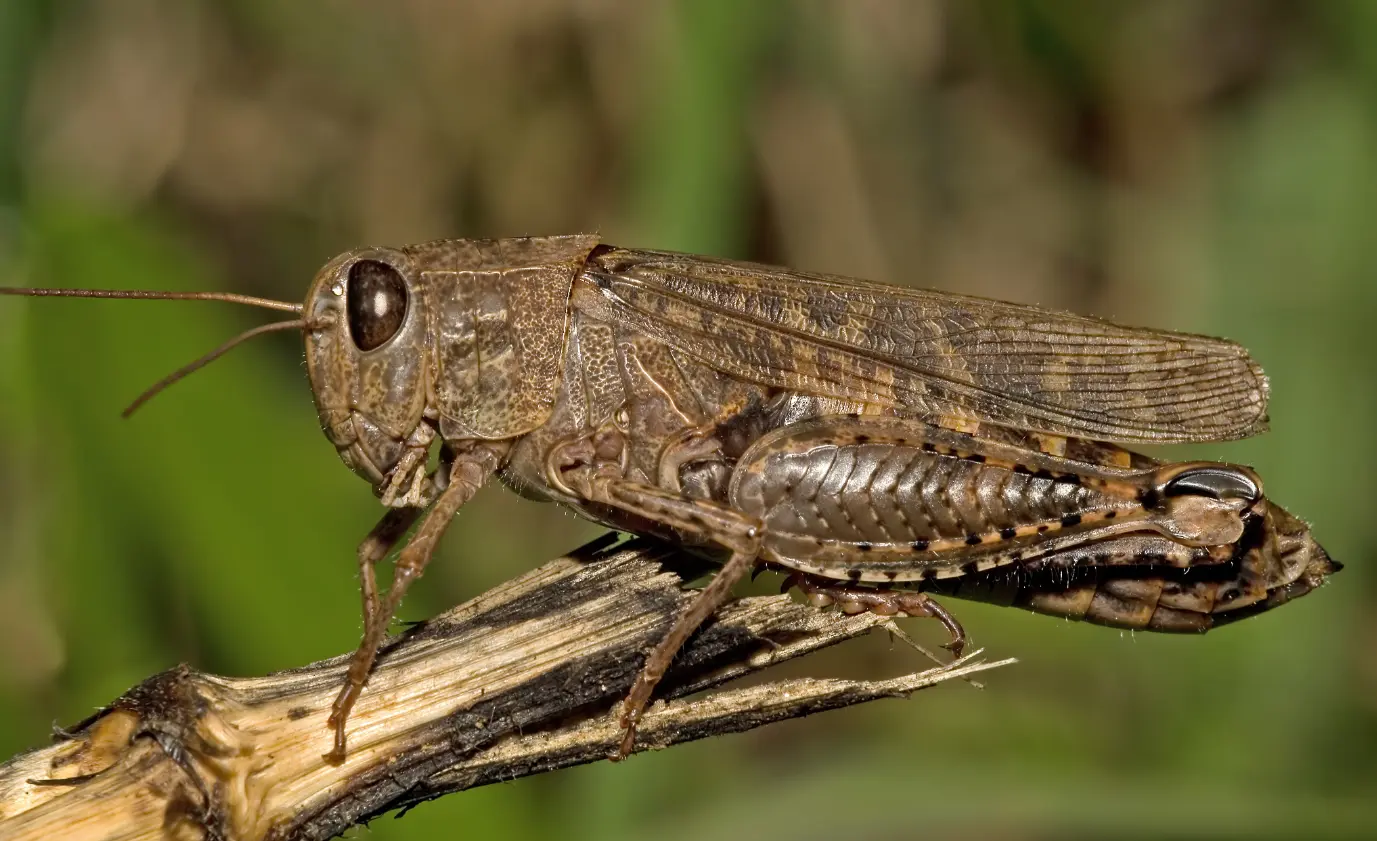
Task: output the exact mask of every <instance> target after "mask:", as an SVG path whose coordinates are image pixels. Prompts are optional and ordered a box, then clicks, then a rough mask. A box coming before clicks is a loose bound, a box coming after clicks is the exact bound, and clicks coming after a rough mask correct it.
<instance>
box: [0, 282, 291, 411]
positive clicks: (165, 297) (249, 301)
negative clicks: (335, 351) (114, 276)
mask: <svg viewBox="0 0 1377 841" xmlns="http://www.w3.org/2000/svg"><path fill="white" fill-rule="evenodd" d="M0 295H21V296H24V297H27V298H128V299H136V300H156V301H226V302H228V303H231V304H246V305H248V306H251V307H262V308H263V309H269V310H277V311H279V312H289V313H293V314H295V315H300V314H301V313H302V311H303V310H304V309H305V307H304V306H303V305H302V304H293V303H288V302H287V301H274V300H273V299H271V298H257V297H254V296H253V295H237V294H235V293H233V292H158V291H148V290H139V289H24V288H18V287H8V286H5V287H0ZM311 325H312V322H310V321H309V320H307V319H305V318H294V319H292V320H290V321H275V322H273V323H272V324H264V325H261V326H259V327H253V328H250V329H248V330H245V331H244V332H242V333H240V334H239V335H238V336H235V337H234V338H232V339H230V340H229V341H227V342H225V343H224V344H222V345H220V346H219V347H217V348H216V349H215V350H212V351H211V352H210V353H207V354H206V355H204V356H202V357H200V358H199V359H196V360H195V361H193V362H189V363H187V364H186V365H183V366H182V367H180V368H178V369H177V370H175V371H173V372H172V373H171V374H168V375H167V376H166V377H163V378H162V379H161V380H158V381H157V382H156V383H154V384H153V385H152V386H150V387H149V388H148V389H147V390H145V391H144V392H143V393H142V394H140V395H139V396H138V397H136V398H134V402H133V403H130V404H129V405H128V407H126V408H125V410H124V411H123V412H121V413H120V417H124V418H127V417H129V416H130V415H132V414H134V412H136V411H138V409H139V407H140V406H142V405H143V404H145V403H147V402H148V401H149V400H152V399H153V398H154V397H156V396H157V395H158V394H160V393H162V392H163V391H164V390H165V389H166V388H167V387H168V386H170V385H172V384H173V383H175V382H177V381H178V380H182V379H185V378H186V377H187V376H188V375H190V374H193V373H195V372H196V371H199V370H200V369H202V368H204V367H206V366H207V365H209V364H210V363H212V362H214V361H215V360H217V359H219V358H220V357H222V356H224V355H225V354H226V353H229V352H230V351H231V350H233V349H234V348H236V347H238V346H239V345H241V344H243V343H244V342H247V341H248V340H249V339H252V338H254V337H255V336H261V335H263V334H264V333H276V332H279V331H282V330H304V329H306V328H307V327H309V326H311Z"/></svg>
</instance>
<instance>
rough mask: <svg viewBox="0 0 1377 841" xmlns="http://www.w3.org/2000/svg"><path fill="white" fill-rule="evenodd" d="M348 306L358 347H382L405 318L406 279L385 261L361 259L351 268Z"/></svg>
mask: <svg viewBox="0 0 1377 841" xmlns="http://www.w3.org/2000/svg"><path fill="white" fill-rule="evenodd" d="M345 309H346V311H347V312H348V314H349V335H350V336H352V337H353V339H354V345H355V347H357V348H358V349H359V350H364V351H367V350H373V349H375V348H379V347H382V346H383V345H384V344H387V341H388V340H389V339H391V338H392V337H393V336H395V335H397V331H398V330H400V329H402V322H403V321H404V320H405V319H406V280H405V279H403V278H402V274H401V272H399V271H397V270H396V269H394V268H392V267H391V266H389V265H388V264H386V263H383V262H380V261H378V260H360V261H358V262H357V263H355V264H354V265H352V266H350V267H349V292H348V299H347V301H346V303H345Z"/></svg>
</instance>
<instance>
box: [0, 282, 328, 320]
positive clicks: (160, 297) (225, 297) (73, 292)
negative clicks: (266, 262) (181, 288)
mask: <svg viewBox="0 0 1377 841" xmlns="http://www.w3.org/2000/svg"><path fill="white" fill-rule="evenodd" d="M0 295H23V296H25V297H28V298H143V299H148V300H157V301H227V302H229V303H231V304H248V305H249V306H251V307H263V308H264V309H269V310H278V311H280V312H290V313H294V314H296V315H300V314H301V312H302V305H301V304H293V303H289V302H287V301H274V300H273V299H272V298H257V297H254V296H253V295H236V294H235V293H233V292H152V291H147V290H139V289H21V288H17V287H13V286H0Z"/></svg>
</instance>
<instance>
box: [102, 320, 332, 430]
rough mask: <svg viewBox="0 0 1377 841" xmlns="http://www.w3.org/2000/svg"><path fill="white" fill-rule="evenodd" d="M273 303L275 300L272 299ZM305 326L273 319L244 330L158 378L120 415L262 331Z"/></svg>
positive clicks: (125, 414)
mask: <svg viewBox="0 0 1377 841" xmlns="http://www.w3.org/2000/svg"><path fill="white" fill-rule="evenodd" d="M273 303H277V302H275V301H274V302H273ZM306 326H307V322H306V319H304V318H294V319H292V320H291V321H274V322H273V323H272V324H263V325H261V326H258V327H254V328H253V329H251V330H245V331H244V332H242V333H240V334H239V335H238V336H235V337H234V338H233V339H230V340H229V341H228V342H225V343H224V344H223V345H220V346H219V347H218V348H216V349H215V350H213V351H211V352H210V353H207V354H206V355H205V356H202V357H201V358H200V359H197V360H196V361H194V362H189V363H187V364H186V365H183V366H182V367H180V368H178V369H177V370H175V371H173V372H172V373H171V374H168V375H167V376H166V377H163V378H162V379H161V380H158V381H157V382H156V383H154V384H153V385H151V386H149V388H148V390H147V391H145V392H144V393H143V394H140V395H139V396H138V397H136V398H134V402H133V403H130V404H129V406H128V407H127V408H126V409H125V410H124V411H123V412H120V417H123V418H127V417H129V416H130V415H132V414H134V412H136V411H138V408H139V407H140V406H142V405H143V404H145V403H147V402H148V401H149V400H152V399H153V398H154V397H155V396H157V395H158V394H159V393H160V392H162V391H163V390H164V389H166V388H167V387H168V386H170V385H172V384H173V383H175V382H177V381H178V380H180V379H183V378H184V377H186V376H187V375H189V374H192V373H195V372H196V371H199V370H200V369H202V368H204V367H206V366H207V365H209V364H210V363H212V362H214V361H215V360H217V359H219V358H220V357H222V356H224V355H225V354H226V353H229V352H230V351H231V350H233V349H234V348H235V347H237V346H238V345H241V344H243V343H244V342H247V341H248V340H249V339H252V338H253V337H255V336H261V335H263V334H264V333H276V332H278V331H281V330H303V329H305V328H306Z"/></svg>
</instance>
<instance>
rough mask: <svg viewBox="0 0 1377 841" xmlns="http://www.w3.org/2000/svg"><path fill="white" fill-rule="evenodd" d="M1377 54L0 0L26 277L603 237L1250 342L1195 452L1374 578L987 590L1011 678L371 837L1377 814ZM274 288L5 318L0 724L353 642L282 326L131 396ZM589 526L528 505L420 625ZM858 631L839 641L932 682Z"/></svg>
mask: <svg viewBox="0 0 1377 841" xmlns="http://www.w3.org/2000/svg"><path fill="white" fill-rule="evenodd" d="M1375 56H1377V4H1372V3H1367V2H1364V0H1347V1H1346V2H1309V3H1299V2H1283V0H1276V1H1275V2H1273V1H1271V0H1217V2H1215V1H1214V0H1212V2H1189V1H1188V0H1166V1H1163V2H1110V0H1103V1H1101V0H1084V2H1031V1H1030V0H1029V1H1026V2H1021V1H1020V0H989V2H976V0H950V2H936V1H935V0H853V1H852V2H835V3H821V2H810V3H798V4H785V3H776V2H764V0H753V2H744V3H737V2H727V0H705V2H688V0H684V1H683V2H679V3H673V2H644V0H581V1H580V2H558V0H526V2H521V3H488V2H477V0H475V2H468V3H460V2H449V3H436V2H424V0H401V1H400V2H391V3H377V2H367V0H292V2H288V3H282V2H275V0H223V2H209V0H200V2H196V1H195V0H121V2H118V3H112V2H96V0H52V1H51V2H49V0H5V2H4V3H0V273H2V275H0V283H4V284H6V285H57V286H68V285H80V286H99V287H123V288H139V287H147V288H169V289H228V290H235V291H240V292H248V293H254V294H260V295H270V296H274V297H278V298H285V299H296V298H298V297H299V296H300V295H301V294H302V293H303V292H304V290H305V287H306V283H307V281H308V280H309V278H310V277H311V275H312V273H313V272H314V270H315V268H316V267H317V266H318V265H319V264H321V263H323V262H324V261H325V260H326V259H328V258H329V257H330V256H332V255H333V254H334V253H336V252H338V251H341V250H344V249H346V248H349V247H353V246H358V245H362V244H365V243H402V242H409V241H420V240H424V239H428V238H433V237H441V236H501V235H516V234H525V233H547V234H548V233H569V232H574V231H581V230H597V231H600V232H601V233H602V234H603V235H604V236H605V238H606V239H607V240H608V241H611V242H616V243H625V244H627V245H639V246H646V247H656V248H668V249H681V250H692V251H700V252H704V253H711V254H718V255H725V256H736V257H745V258H751V259H756V260H763V261H769V262H778V263H785V264H788V265H791V266H795V267H798V268H804V269H813V270H820V271H833V272H840V273H845V274H850V275H857V276H863V277H869V278H874V279H878V280H886V281H892V282H896V283H905V284H914V285H921V286H930V287H940V288H945V289H950V290H960V291H963V292H969V293H974V294H981V295H989V296H995V297H1001V298H1007V299H1012V300H1017V301H1024V302H1036V303H1042V304H1047V305H1053V306H1057V307H1064V308H1071V309H1076V310H1080V311H1084V312H1091V313H1095V314H1099V315H1104V316H1110V317H1113V318H1116V319H1118V320H1121V321H1126V322H1132V323H1139V324H1145V325H1153V326H1162V327H1172V328H1177V329H1191V330H1198V331H1205V332H1211V333H1218V334H1223V335H1227V336H1231V337H1233V338H1236V339H1239V340H1241V341H1243V342H1244V343H1246V344H1247V345H1248V346H1249V347H1251V348H1252V349H1253V350H1254V352H1255V354H1256V355H1257V357H1258V358H1259V359H1260V360H1261V362H1262V363H1263V364H1264V366H1265V367H1266V368H1267V370H1268V371H1269V372H1270V374H1271V375H1272V382H1273V395H1274V401H1273V411H1272V419H1273V431H1272V432H1271V433H1270V434H1268V435H1267V436H1265V437H1263V438H1260V439H1258V440H1255V441H1249V442H1243V443H1239V444H1232V445H1228V446H1215V447H1200V448H1195V450H1192V451H1190V452H1191V453H1192V454H1197V453H1198V454H1203V455H1209V456H1211V457H1215V458H1220V459H1229V460H1236V461H1243V462H1248V463H1251V464H1254V465H1256V466H1257V467H1258V468H1259V470H1260V471H1261V473H1262V475H1263V476H1264V477H1266V479H1267V482H1268V490H1269V492H1270V494H1271V495H1272V496H1273V497H1274V498H1275V499H1276V500H1278V501H1279V502H1281V503H1282V504H1283V505H1284V506H1286V507H1287V508H1289V509H1291V510H1293V511H1295V512H1296V513H1298V514H1300V515H1301V516H1304V517H1306V518H1308V519H1309V520H1310V521H1311V522H1312V523H1313V525H1314V528H1315V532H1316V534H1317V536H1318V537H1319V538H1320V540H1321V541H1322V542H1323V543H1324V544H1325V545H1326V546H1327V547H1328V548H1329V549H1330V550H1331V552H1332V553H1333V554H1334V556H1335V557H1336V558H1338V559H1340V560H1342V561H1344V562H1346V563H1347V564H1348V568H1347V569H1346V570H1345V571H1344V572H1343V573H1342V574H1341V575H1339V576H1338V577H1337V578H1336V579H1335V580H1334V582H1333V584H1332V586H1330V587H1327V588H1325V589H1324V590H1322V591H1320V592H1318V593H1316V594H1314V595H1311V596H1309V597H1307V598H1306V599H1304V600H1302V601H1300V602H1297V603H1295V604H1293V605H1289V606H1287V607H1286V608H1284V609H1283V610H1280V611H1277V612H1275V613H1271V614H1268V615H1266V616H1264V617H1261V618H1259V619H1256V620H1250V621H1248V622H1246V623H1243V624H1241V625H1238V626H1234V627H1231V628H1228V629H1226V630H1222V631H1220V632H1218V633H1215V634H1210V635H1208V636H1206V637H1203V638H1174V637H1157V636H1151V635H1141V634H1140V635H1136V636H1135V635H1130V634H1124V633H1119V632H1117V631H1111V630H1105V629H1100V628H1094V627H1088V626H1082V625H1075V624H1070V623H1066V622H1062V621H1059V620H1054V619H1048V618H1044V617H1036V616H1032V615H1029V614H1023V613H1017V612H1013V611H1007V610H999V609H995V608H988V607H984V606H980V605H966V604H960V603H953V604H952V605H951V606H952V607H953V608H955V609H956V610H957V611H958V613H959V614H960V615H961V616H962V618H963V620H964V622H965V623H966V627H967V628H968V629H969V631H970V632H971V633H972V635H973V637H974V639H975V640H976V642H977V643H978V644H980V645H982V646H986V647H987V648H988V649H989V651H990V652H991V653H992V654H994V655H997V656H1007V655H1016V656H1018V657H1020V658H1021V659H1022V661H1023V662H1022V664H1021V665H1019V666H1016V667H1014V668H1010V669H1006V670H1003V671H1001V672H1000V673H999V674H996V675H993V676H992V677H991V678H990V680H989V684H990V686H989V688H988V689H987V690H986V691H984V692H977V691H975V690H973V689H970V688H969V687H965V686H952V687H949V688H947V689H943V690H941V691H939V692H933V693H923V695H922V697H921V698H918V699H915V700H914V701H912V702H909V703H901V702H893V703H884V704H875V705H871V706H870V707H869V708H868V709H862V710H852V711H847V712H842V713H833V714H829V715H825V716H820V717H817V718H815V719H811V720H809V721H806V722H801V723H792V724H789V725H783V726H777V727H772V728H768V729H766V730H763V731H760V732H756V733H751V734H748V735H744V736H739V737H735V738H729V739H722V740H718V741H714V742H708V743H702V744H698V745H694V746H690V747H686V748H678V749H675V750H673V751H667V752H665V753H663V754H658V755H654V756H642V757H637V758H635V759H634V760H632V761H630V762H628V763H625V764H623V765H616V766H614V765H611V764H603V765H599V766H592V767H586V768H579V769H574V770H570V771H566V772H563V773H559V774H553V775H549V776H547V777H544V778H538V779H530V780H524V781H521V782H517V783H514V784H509V785H504V786H496V787H491V788H489V789H485V790H480V791H475V792H470V793H467V794H464V795H460V796H456V797H451V798H447V799H445V800H443V801H441V802H438V803H434V804H429V805H425V806H422V807H421V808H419V809H417V810H415V811H414V812H412V813H410V814H408V815H407V816H406V818H405V820H402V821H400V822H393V821H390V820H383V821H379V822H377V823H375V824H374V826H373V827H372V828H371V829H370V830H367V831H361V832H360V833H359V837H376V838H379V839H384V838H385V839H393V841H400V840H401V839H438V838H452V837H473V838H479V837H502V838H505V839H509V841H519V839H527V838H530V839H535V838H541V839H545V838H596V839H623V838H625V839H631V838H640V837H645V836H647V835H649V836H651V837H656V838H659V839H662V840H663V841H671V840H672V839H698V838H705V837H715V838H743V839H744V838H749V839H765V838H789V839H794V841H797V839H814V838H816V839H834V838H862V837H884V838H915V839H918V838H922V839H928V838H939V837H953V836H955V837H963V838H1048V839H1051V838H1057V839H1061V838H1068V837H1082V838H1091V837H1106V836H1113V837H1120V838H1149V837H1163V836H1171V837H1192V838H1204V837H1219V838H1223V837H1246V838H1250V839H1257V838H1293V837H1294V838H1314V837H1324V836H1328V837H1359V836H1366V837H1371V835H1370V834H1369V833H1370V832H1371V831H1372V827H1373V826H1375V825H1377V799H1374V798H1373V792H1374V791H1377V654H1375V653H1374V652H1377V552H1375V551H1374V550H1377V545H1374V539H1373V530H1372V529H1371V528H1369V526H1371V524H1372V514H1371V513H1370V506H1371V504H1372V502H1371V500H1372V490H1371V489H1372V481H1371V477H1372V476H1373V475H1374V473H1377V453H1375V452H1374V443H1373V441H1374V437H1373V434H1372V430H1373V429H1374V428H1377V405H1374V403H1375V402H1377V391H1375V390H1374V374H1375V373H1377V371H1374V360H1375V359H1377V349H1375V348H1377V344H1374V339H1373V333H1374V325H1377V283H1374V280H1373V278H1374V275H1377V235H1374V228H1373V225H1374V220H1377V58H1374V57H1375ZM262 315H263V314H260V313H258V312H255V311H249V310H241V309H238V308H233V307H228V306H224V305H215V304H194V303H192V304H177V303H135V302H115V303H104V302H76V301H17V300H15V299H4V300H3V301H0V753H3V754H9V753H11V752H13V751H17V750H19V749H22V748H24V747H26V746H33V745H36V744H38V743H40V742H42V741H43V739H44V738H45V736H46V732H47V728H48V727H49V725H50V724H51V723H52V722H53V721H54V720H57V721H59V722H70V721H73V720H76V719H79V718H81V717H83V716H84V715H85V714H86V713H87V712H89V710H90V709H91V707H92V706H93V705H95V704H97V703H100V702H102V701H104V700H107V699H109V698H111V697H112V696H113V695H115V694H116V693H118V692H119V691H121V690H122V689H124V688H125V687H127V686H129V685H130V684H131V683H133V682H135V681H137V680H138V679H140V678H142V677H144V676H145V675H147V674H149V673H151V672H153V671H155V670H158V669H161V668H164V667H167V666H170V665H172V664H174V663H177V662H178V661H189V662H193V663H195V664H196V665H198V666H200V667H203V668H206V669H211V670H215V671H221V672H229V673H251V672H262V671H265V670H269V669H275V668H283V667H287V666H291V665H294V664H298V663H302V662H305V661H307V660H311V659H315V658H319V657H323V656H326V655H331V654H334V653H337V652H339V651H342V650H345V649H347V648H349V647H350V646H352V645H353V644H354V642H355V641H356V639H357V637H356V634H357V632H358V630H359V624H360V622H359V618H358V597H357V595H356V592H355V586H356V575H355V570H354V560H353V558H354V555H353V546H354V543H355V542H356V541H357V540H358V539H359V538H360V537H361V536H362V535H363V533H364V532H365V531H366V530H367V528H368V527H369V526H370V525H371V523H372V522H373V520H374V519H375V518H376V517H377V515H378V514H379V513H380V510H379V509H377V507H376V503H375V502H374V500H373V498H372V497H371V495H370V494H369V492H368V489H367V488H366V487H365V486H364V485H363V484H362V483H361V482H359V481H358V480H357V479H355V478H354V477H353V476H351V475H350V474H349V473H348V472H347V471H346V470H345V469H344V468H343V467H342V466H341V465H340V464H339V463H338V461H337V460H336V459H335V456H334V454H333V453H332V451H331V447H330V446H329V445H328V444H327V443H326V441H325V440H324V439H323V437H322V436H321V435H320V434H319V431H318V430H317V428H316V421H315V417H314V413H313V411H312V408H311V404H310V398H309V394H308V391H307V384H306V380H305V376H304V373H303V371H302V369H301V366H300V349H299V347H298V346H297V345H296V344H294V343H293V341H292V340H291V339H289V338H285V337H278V338H276V339H265V340H262V341H260V342H259V343H257V344H256V345H251V346H248V347H245V348H244V349H242V350H240V351H236V353H235V354H233V355H231V356H230V357H228V358H227V359H225V360H224V361H223V362H220V363H217V364H216V365H215V366H213V367H212V368H211V369H209V370H207V371H205V372H204V373H201V374H198V375H197V376H196V377H194V378H192V379H191V380H189V381H188V382H186V383H185V384H182V385H179V386H178V387H177V388H175V389H174V390H173V391H172V392H171V393H169V394H167V395H165V396H164V397H162V398H160V399H159V400H157V401H156V402H154V403H153V404H152V405H150V406H149V407H148V408H147V409H146V410H145V411H144V412H142V413H141V414H140V415H139V416H137V417H136V418H135V419H133V420H131V421H129V422H121V421H120V420H119V418H118V410H119V408H120V407H121V406H122V405H123V404H124V402H125V401H127V400H128V399H129V398H131V397H132V396H133V395H134V394H136V393H137V392H138V391H139V390H140V389H141V388H142V387H143V386H145V385H146V384H148V383H149V382H151V381H152V380H154V379H156V378H157V377H158V376H160V375H161V374H163V373H164V372H166V371H167V370H170V369H171V368H172V367H174V366H175V365H177V364H180V363H182V362H183V361H185V360H186V359H188V358H190V357H192V356H194V355H195V354H197V353H199V352H200V351H202V350H205V349H207V348H208V347H210V346H211V345H213V344H215V343H217V342H219V341H220V340H221V339H223V338H225V337H227V336H229V335H230V334H231V333H232V332H234V331H236V330H238V329H241V328H243V327H245V326H247V325H250V324H253V323H257V322H259V321H261V320H262ZM1178 452H1179V451H1178ZM594 533H596V530H594V529H592V528H591V527H589V526H586V525H583V524H580V523H579V522H577V521H575V520H574V519H573V518H572V517H571V516H570V515H568V514H566V513H563V512H561V511H559V510H556V509H553V508H548V507H541V506H537V505H533V504H531V503H526V502H522V501H520V500H518V499H516V498H515V497H514V496H512V495H510V494H504V493H502V492H501V491H498V490H496V489H492V490H490V491H489V492H487V493H485V494H484V495H482V496H481V497H480V499H479V500H478V501H477V502H475V503H474V505H473V506H472V507H471V508H470V509H466V510H465V511H464V513H463V514H462V515H461V516H460V518H459V521H458V523H457V524H456V526H455V527H454V529H453V530H452V531H451V533H450V536H449V538H448V539H447V541H446V543H445V545H444V546H443V550H442V551H443V557H442V558H440V559H439V560H438V561H437V562H436V564H435V565H433V566H432V567H431V572H430V573H429V574H428V576H427V577H426V579H425V580H424V581H423V582H422V583H421V585H419V586H418V587H417V588H416V589H415V590H413V592H414V596H413V597H412V598H411V599H409V601H408V604H407V605H406V606H405V608H404V615H405V617H408V618H419V617H422V616H425V615H427V614H430V613H432V612H435V611H437V610H439V609H441V608H443V607H445V606H448V605H450V604H453V603H456V602H458V601H461V600H463V599H465V598H468V597H470V596H472V595H474V594H476V593H478V592H480V591H481V590H482V589H484V588H486V587H487V586H490V585H492V584H494V583H496V582H497V581H500V580H502V579H504V578H506V577H508V576H510V575H512V574H515V573H517V572H519V571H521V570H524V569H527V568H529V567H530V566H532V565H534V564H537V563H539V562H540V561H542V560H544V559H546V558H548V557H553V556H554V555H555V554H558V553H559V552H560V551H562V550H564V549H567V548H569V547H571V546H573V545H574V544H575V543H576V542H578V541H579V540H580V539H582V538H584V537H587V536H590V535H592V534H594ZM912 628H913V630H914V631H915V633H919V634H929V635H935V634H936V633H937V632H936V631H935V630H934V629H931V628H928V627H926V626H924V625H922V624H920V623H914V625H913V626H912ZM933 638H934V639H935V638H936V637H935V636H934V637H933ZM869 642H870V643H871V644H869V645H859V646H852V647H847V648H844V649H842V650H837V651H834V652H828V653H827V654H825V655H820V656H816V657H814V658H811V659H810V661H808V662H806V663H805V664H803V665H804V666H806V668H807V669H808V670H809V671H810V672H812V673H817V674H848V675H866V676H876V675H880V674H888V673H892V672H895V671H898V670H902V669H913V668H918V667H920V666H921V665H922V663H921V661H919V660H917V659H916V658H915V657H914V656H913V654H912V653H911V652H909V651H907V650H904V649H902V648H896V649H890V648H889V647H888V646H887V645H886V644H885V643H884V641H883V640H872V641H869ZM327 735H328V734H327V733H326V731H325V730H324V729H323V728H322V731H321V745H322V749H323V748H324V747H325V745H326V742H327Z"/></svg>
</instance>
